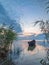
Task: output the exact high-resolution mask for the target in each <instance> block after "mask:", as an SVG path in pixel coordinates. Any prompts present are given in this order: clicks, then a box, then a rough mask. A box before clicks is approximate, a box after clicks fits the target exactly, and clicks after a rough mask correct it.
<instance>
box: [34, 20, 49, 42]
mask: <svg viewBox="0 0 49 65" xmlns="http://www.w3.org/2000/svg"><path fill="white" fill-rule="evenodd" d="M37 24H39V27H40V30H41V32H43V33H44V35H45V39H46V41H47V42H48V43H49V21H46V22H44V21H43V20H40V21H36V22H35V23H34V26H35V25H37Z"/></svg>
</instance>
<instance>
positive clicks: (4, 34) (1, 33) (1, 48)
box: [0, 25, 17, 58]
mask: <svg viewBox="0 0 49 65" xmlns="http://www.w3.org/2000/svg"><path fill="white" fill-rule="evenodd" d="M16 37H17V34H16V32H15V31H13V27H12V26H11V25H10V26H8V27H6V25H2V26H1V27H0V57H1V58H4V57H6V56H7V54H8V52H9V51H10V50H11V46H12V43H13V41H14V40H15V39H16Z"/></svg>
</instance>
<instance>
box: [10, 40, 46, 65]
mask: <svg viewBox="0 0 49 65" xmlns="http://www.w3.org/2000/svg"><path fill="white" fill-rule="evenodd" d="M39 43H40V42H36V47H35V49H34V50H33V51H31V50H29V51H28V41H26V40H19V41H15V42H14V43H13V45H12V51H13V53H12V55H11V57H12V59H13V62H14V63H15V64H16V65H41V64H40V60H41V59H42V58H45V57H46V51H45V47H44V46H42V45H41V44H40V45H39ZM17 49H19V50H20V53H19V54H18V53H17Z"/></svg>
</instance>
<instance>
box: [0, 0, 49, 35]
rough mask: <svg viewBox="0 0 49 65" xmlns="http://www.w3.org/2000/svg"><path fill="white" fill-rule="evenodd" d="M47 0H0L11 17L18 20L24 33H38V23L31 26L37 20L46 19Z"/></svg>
mask: <svg viewBox="0 0 49 65" xmlns="http://www.w3.org/2000/svg"><path fill="white" fill-rule="evenodd" d="M47 1H48V0H0V2H1V3H2V5H3V6H4V8H5V9H6V11H7V12H8V14H9V16H10V17H11V19H14V20H16V19H17V18H18V19H19V20H20V22H19V23H20V25H21V28H22V30H23V33H24V34H28V33H36V34H38V33H40V29H39V25H37V26H36V27H33V23H34V22H35V21H37V20H42V19H43V20H44V21H45V20H48V18H49V14H47V12H46V9H45V8H46V2H47Z"/></svg>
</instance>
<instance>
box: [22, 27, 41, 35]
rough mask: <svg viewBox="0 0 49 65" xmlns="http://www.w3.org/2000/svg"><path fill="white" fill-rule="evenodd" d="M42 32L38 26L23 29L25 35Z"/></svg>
mask: <svg viewBox="0 0 49 65" xmlns="http://www.w3.org/2000/svg"><path fill="white" fill-rule="evenodd" d="M39 33H41V32H40V30H39V29H37V28H32V27H30V28H24V31H23V35H25V36H28V35H32V34H39Z"/></svg>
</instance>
